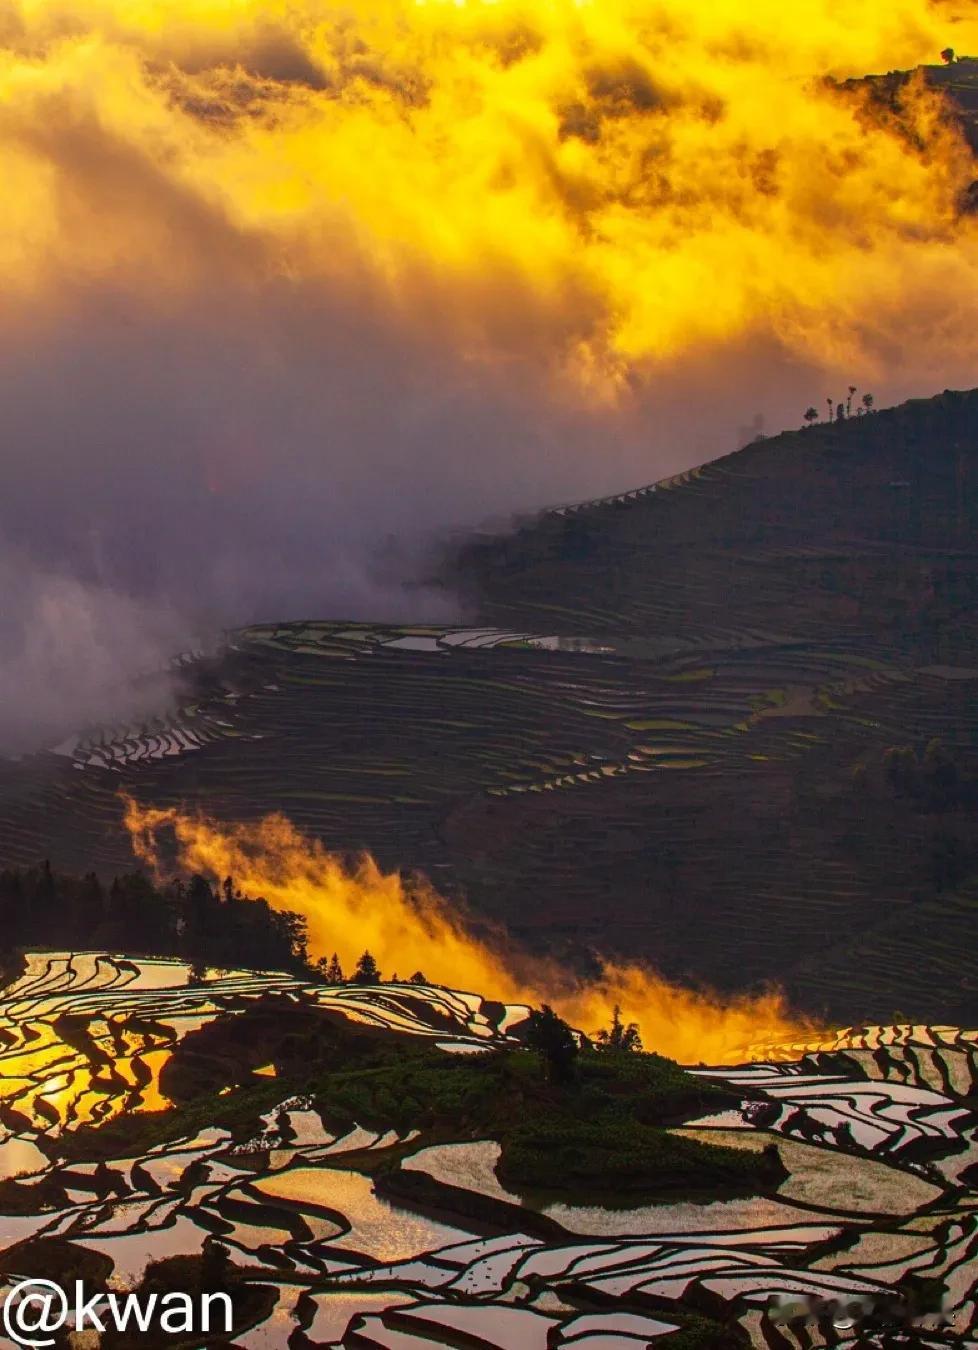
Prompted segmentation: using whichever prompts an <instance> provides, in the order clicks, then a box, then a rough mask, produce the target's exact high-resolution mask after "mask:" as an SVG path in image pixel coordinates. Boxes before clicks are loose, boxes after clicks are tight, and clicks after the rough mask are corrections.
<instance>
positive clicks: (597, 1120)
mask: <svg viewBox="0 0 978 1350" xmlns="http://www.w3.org/2000/svg"><path fill="white" fill-rule="evenodd" d="M565 1030H566V1028H565ZM268 1063H271V1064H274V1066H275V1069H276V1077H275V1078H256V1077H255V1075H254V1069H255V1068H256V1067H259V1066H260V1065H261V1066H264V1065H266V1064H268ZM160 1086H161V1089H162V1090H163V1092H164V1093H165V1094H166V1095H167V1096H169V1097H170V1098H171V1100H173V1101H174V1102H175V1103H176V1105H175V1107H174V1109H173V1110H171V1111H168V1112H165V1113H162V1114H161V1113H145V1114H140V1115H130V1116H123V1117H120V1118H117V1119H116V1120H114V1121H111V1122H109V1123H108V1124H106V1125H103V1126H100V1127H98V1128H97V1129H94V1130H93V1129H83V1130H79V1131H77V1132H75V1133H74V1134H73V1135H71V1136H66V1137H65V1138H64V1139H63V1140H62V1141H61V1144H60V1147H61V1148H62V1149H66V1150H67V1152H68V1156H69V1158H71V1159H75V1160H77V1159H81V1158H86V1159H92V1158H99V1157H111V1156H113V1155H115V1156H118V1153H119V1150H120V1149H122V1150H124V1151H127V1152H128V1151H130V1150H132V1151H134V1152H138V1151H140V1150H142V1149H145V1148H146V1147H147V1146H148V1145H150V1144H157V1143H159V1142H161V1141H162V1140H164V1139H168V1138H177V1137H179V1136H181V1135H184V1134H189V1133H192V1132H193V1131H194V1130H196V1129H198V1128H200V1127H202V1126H204V1125H220V1126H224V1127H225V1128H228V1129H230V1130H231V1132H232V1133H233V1134H234V1136H235V1138H236V1139H238V1140H239V1141H243V1140H245V1139H248V1138H251V1137H253V1136H254V1135H255V1134H256V1133H257V1132H258V1131H259V1128H260V1127H259V1122H258V1117H259V1115H261V1114H262V1113H263V1112H266V1111H268V1110H269V1109H270V1108H271V1107H273V1106H274V1105H275V1104H276V1103H277V1102H281V1101H283V1100H286V1099H291V1098H293V1097H301V1098H303V1099H306V1100H308V1101H309V1102H310V1103H311V1104H312V1105H313V1106H314V1107H315V1109H316V1110H317V1111H318V1112H319V1113H320V1114H321V1115H322V1117H323V1119H324V1120H326V1121H327V1122H328V1124H329V1125H330V1127H331V1128H332V1129H334V1130H336V1131H337V1132H338V1133H343V1132H345V1131H346V1130H349V1129H351V1128H352V1127H353V1126H354V1125H355V1124H359V1125H362V1126H365V1127H366V1128H369V1129H375V1130H378V1131H381V1132H382V1131H386V1130H389V1129H395V1130H397V1131H399V1132H400V1133H403V1134H406V1133H408V1132H409V1131H410V1130H412V1129H417V1130H420V1131H421V1139H420V1141H419V1144H421V1145H423V1144H425V1143H429V1142H439V1143H444V1142H453V1141H463V1140H471V1139H486V1138H492V1139H496V1140H498V1141H499V1142H500V1144H501V1145H502V1156H501V1159H500V1163H499V1175H500V1177H501V1179H502V1180H503V1181H505V1182H506V1183H508V1184H511V1185H513V1186H515V1187H522V1186H526V1187H533V1188H540V1189H547V1190H553V1189H559V1190H562V1191H568V1192H572V1193H575V1194H578V1195H588V1194H594V1193H598V1192H600V1193H602V1194H609V1195H614V1194H620V1195H629V1196H633V1197H634V1196H641V1195H656V1194H660V1193H672V1192H677V1191H678V1192H680V1193H683V1194H694V1193H695V1194H699V1193H704V1192H709V1193H711V1194H712V1193H714V1192H716V1193H718V1194H724V1195H726V1194H730V1193H741V1194H752V1193H755V1192H756V1191H757V1190H759V1189H773V1187H774V1186H776V1185H777V1184H778V1182H780V1181H781V1180H782V1179H783V1177H784V1175H785V1174H784V1172H783V1170H782V1169H781V1166H780V1163H779V1161H778V1159H777V1156H776V1153H775V1152H773V1151H772V1152H771V1153H769V1154H756V1153H751V1152H749V1151H746V1150H741V1149H729V1148H724V1147H720V1146H716V1145H706V1144H700V1143H698V1142H695V1141H693V1140H688V1139H683V1138H679V1137H676V1136H673V1135H670V1134H668V1133H667V1132H666V1131H665V1130H664V1129H662V1128H660V1126H662V1125H663V1124H665V1123H669V1124H671V1123H675V1121H677V1120H680V1119H683V1118H685V1117H688V1116H690V1115H692V1114H696V1113H702V1112H704V1111H708V1110H711V1109H712V1110H716V1109H722V1108H723V1107H724V1106H727V1105H730V1104H733V1103H735V1102H736V1101H738V1100H739V1096H733V1095H731V1094H730V1093H729V1092H727V1091H725V1090H723V1089H721V1088H718V1087H715V1086H713V1085H712V1084H709V1083H705V1082H702V1081H700V1080H699V1079H696V1078H694V1077H692V1076H691V1075H690V1074H688V1073H686V1072H685V1071H684V1070H682V1069H681V1068H679V1066H678V1065H676V1064H674V1063H673V1062H672V1061H671V1060H668V1059H664V1058H662V1057H661V1056H659V1055H651V1054H650V1055H647V1054H641V1053H629V1052H626V1051H615V1050H596V1049H583V1050H581V1052H580V1053H579V1054H577V1055H575V1056H574V1057H573V1064H572V1067H571V1068H570V1069H569V1071H568V1072H567V1073H566V1074H565V1075H563V1076H562V1078H561V1080H560V1081H556V1080H555V1079H554V1077H553V1075H552V1074H551V1073H550V1072H549V1071H548V1064H547V1056H546V1054H545V1053H544V1052H542V1051H533V1050H528V1049H513V1050H500V1051H493V1052H488V1053H485V1054H478V1055H464V1054H458V1055H455V1054H447V1053H445V1052H444V1051H442V1050H438V1049H436V1048H434V1047H432V1046H430V1045H426V1044H424V1043H423V1042H419V1041H418V1040H417V1038H415V1037H411V1036H406V1035H405V1036H399V1035H397V1034H392V1033H391V1032H390V1031H387V1030H382V1031H378V1030H377V1029H376V1028H373V1027H369V1026H364V1025H360V1024H357V1023H350V1022H347V1021H346V1020H345V1019H344V1018H343V1017H342V1016H339V1015H332V1014H330V1013H328V1012H324V1011H323V1010H322V1009H319V1008H315V1007H312V1006H307V1007H303V1006H302V1005H301V1004H300V1005H297V1003H296V1002H295V1000H294V999H292V998H289V999H279V998H276V997H269V998H266V999H263V1000H262V1001H261V1003H260V1004H259V1005H257V1006H256V1007H255V1008H254V1009H251V1010H249V1011H247V1012H243V1013H241V1014H240V1015H239V1016H237V1017H233V1018H224V1019H220V1020H218V1021H215V1022H212V1023H210V1024H208V1025H207V1026H205V1027H203V1028H201V1030H200V1031H197V1032H194V1033H192V1034H191V1035H189V1036H188V1037H186V1039H185V1040H184V1041H182V1042H181V1043H180V1045H179V1046H178V1047H177V1049H176V1050H175V1052H174V1054H173V1057H172V1059H171V1060H170V1061H169V1062H168V1064H167V1065H166V1067H165V1068H164V1070H163V1074H162V1077H161V1081H160ZM229 1088H230V1089H231V1091H230V1092H227V1091H225V1090H226V1089H229ZM417 1146H419V1145H418V1144H416V1145H413V1146H412V1147H417ZM398 1160H399V1154H398V1152H397V1151H391V1150H385V1151H384V1152H383V1153H382V1154H373V1155H370V1156H367V1157H363V1158H361V1159H360V1160H359V1162H358V1164H357V1165H365V1166H378V1165H379V1166H381V1167H382V1168H389V1167H391V1166H393V1167H394V1168H396V1166H397V1162H398ZM93 1181H97V1178H94V1179H93Z"/></svg>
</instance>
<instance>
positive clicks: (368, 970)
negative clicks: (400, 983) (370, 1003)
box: [353, 951, 380, 984]
mask: <svg viewBox="0 0 978 1350" xmlns="http://www.w3.org/2000/svg"><path fill="white" fill-rule="evenodd" d="M353 983H354V984H380V971H379V969H378V968H377V962H376V961H375V960H374V958H373V957H372V956H371V955H370V952H369V951H366V952H364V954H363V955H362V956H361V957H360V960H359V961H358V962H357V968H356V970H355V971H354V972H353Z"/></svg>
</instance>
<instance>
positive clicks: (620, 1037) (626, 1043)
mask: <svg viewBox="0 0 978 1350" xmlns="http://www.w3.org/2000/svg"><path fill="white" fill-rule="evenodd" d="M595 1039H596V1040H597V1042H598V1046H599V1048H600V1049H602V1050H625V1051H630V1052H634V1051H638V1050H641V1048H642V1037H641V1035H640V1033H639V1029H638V1023H637V1022H628V1023H627V1024H626V1023H624V1022H623V1021H622V1020H621V1008H620V1007H619V1005H618V1004H617V1003H616V1004H615V1007H614V1011H613V1012H612V1014H611V1026H610V1027H602V1029H601V1030H600V1031H599V1032H598V1034H597V1036H596V1037H595Z"/></svg>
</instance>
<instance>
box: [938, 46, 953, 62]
mask: <svg viewBox="0 0 978 1350" xmlns="http://www.w3.org/2000/svg"><path fill="white" fill-rule="evenodd" d="M941 60H942V61H943V62H944V64H945V65H946V66H950V65H953V64H954V48H953V47H945V48H944V50H943V51H942V52H941Z"/></svg>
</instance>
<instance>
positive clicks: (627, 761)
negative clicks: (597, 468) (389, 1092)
mask: <svg viewBox="0 0 978 1350" xmlns="http://www.w3.org/2000/svg"><path fill="white" fill-rule="evenodd" d="M976 527H978V394H976V393H967V394H953V393H949V394H945V395H943V396H941V397H939V398H936V399H932V400H928V401H921V402H913V403H909V404H906V405H904V406H903V407H900V408H896V409H893V410H892V411H884V412H880V413H871V414H867V415H864V416H861V417H858V418H857V417H852V418H849V419H848V420H844V421H842V422H839V423H832V424H820V425H816V426H814V427H812V428H810V429H806V430H804V431H802V432H798V433H791V434H786V435H784V436H779V437H774V438H771V439H768V440H765V441H760V442H756V443H754V444H752V445H750V446H749V447H747V448H746V449H744V450H742V451H740V452H739V453H737V454H734V455H730V456H727V457H726V458H725V459H721V460H718V461H717V462H716V463H714V464H710V465H707V466H705V467H704V468H702V469H700V470H697V471H693V472H691V473H689V474H685V475H681V476H680V478H679V479H677V480H673V481H671V482H668V483H664V484H661V485H659V486H658V487H657V488H656V490H655V491H651V490H646V491H643V492H638V493H633V494H627V495H625V496H623V497H622V498H620V499H615V500H609V501H605V502H598V503H594V504H591V505H587V506H584V507H581V508H578V509H574V510H565V511H563V512H551V513H548V514H545V515H543V516H541V517H539V518H536V519H534V520H530V521H527V522H526V523H525V524H524V525H523V526H522V527H521V528H520V529H518V530H517V531H516V532H515V533H513V534H510V535H507V536H501V537H498V538H488V537H482V538H477V539H475V540H473V541H470V542H469V543H468V544H467V545H466V546H464V547H463V548H461V549H460V550H459V551H458V552H456V554H455V555H454V556H453V557H452V558H451V559H449V560H446V562H445V565H444V568H443V576H444V581H445V585H446V587H451V588H454V589H455V590H459V589H460V590H461V591H462V592H463V593H464V596H465V597H466V603H467V606H468V612H469V614H470V616H471V621H472V622H478V623H481V624H486V625H495V626H500V627H503V628H506V629H509V630H513V631H515V632H517V633H538V634H550V635H555V636H557V637H559V638H560V644H559V647H558V649H556V650H542V649H538V648H532V647H528V646H526V645H525V644H520V643H518V642H517V643H515V644H514V645H510V646H505V647H497V648H494V649H492V650H486V649H478V648H471V647H470V648H467V647H464V646H445V645H443V646H441V647H440V648H439V647H437V644H436V641H435V639H436V637H437V635H438V631H439V630H435V629H413V630H410V631H411V633H412V634H413V637H412V638H411V639H410V640H411V643H412V644H413V645H411V646H408V647H405V646H397V647H394V646H389V645H384V643H385V642H390V641H394V640H400V639H401V638H402V637H403V636H404V633H405V630H397V629H393V628H389V629H382V628H371V627H368V626H363V625H343V624H328V623H316V624H287V625H281V626H275V625H270V626H268V627H264V628H254V629H249V630H247V631H245V632H241V633H238V634H236V635H234V645H233V647H232V648H230V649H228V650H227V651H226V652H225V653H224V654H223V655H221V656H220V657H219V658H216V659H213V660H206V661H205V660H201V661H197V662H193V663H190V664H188V666H187V667H186V671H185V679H186V696H185V704H184V707H183V710H182V712H181V713H180V716H179V718H178V719H177V720H178V723H179V726H180V727H181V728H182V729H183V730H184V731H185V732H186V734H187V736H188V737H190V739H192V740H195V742H196V744H197V745H198V748H197V749H193V750H190V751H187V752H186V753H182V754H178V753H171V754H167V755H165V756H163V757H157V758H152V757H149V756H150V755H152V754H153V753H155V751H154V746H156V745H157V744H158V743H159V742H161V741H162V740H165V738H166V735H167V734H168V733H167V731H166V728H165V727H155V728H153V727H147V728H144V729H142V731H140V732H137V731H134V732H133V734H132V735H131V736H130V737H129V738H128V739H126V740H125V741H123V740H122V739H117V740H115V741H112V742H111V743H110V744H108V745H105V746H102V747H101V748H99V745H98V744H97V743H96V742H94V741H93V742H89V743H88V744H87V747H82V749H80V750H79V751H78V752H76V759H77V762H78V763H79V764H80V763H82V761H83V760H84V761H85V767H84V768H79V767H76V764H74V763H72V762H71V760H69V759H68V758H66V757H64V756H60V755H52V754H42V755H37V756H35V757H33V758H31V759H27V760H25V761H23V762H21V763H18V764H9V765H5V766H2V767H0V857H4V858H6V860H7V861H8V862H9V863H11V864H14V863H19V864H22V865H30V864H32V863H34V862H36V860H37V859H38V858H43V857H51V858H52V860H53V861H54V863H55V865H56V866H59V867H73V868H75V869H76V870H78V871H82V870H86V869H89V868H95V869H96V870H98V871H99V873H100V874H103V875H106V876H111V875H113V874H115V873H117V872H120V871H124V870H125V869H126V868H129V867H131V866H132V858H131V855H130V852H129V847H128V840H127V839H126V837H125V835H124V832H123V831H122V829H121V827H120V818H121V812H120V807H119V802H118V798H117V795H116V794H117V792H118V790H119V788H120V787H125V788H126V789H127V790H129V791H131V792H132V793H133V794H134V795H135V796H136V797H137V798H138V799H139V800H140V801H143V802H147V803H154V804H158V805H163V806H168V805H188V806H190V807H191V808H195V807H198V806H200V807H204V808H206V809H207V810H208V811H210V812H211V813H213V814H214V815H215V816H216V817H218V818H226V819H229V820H249V819H255V818H257V817H259V816H261V815H263V814H264V813H266V812H267V811H271V810H279V811H283V812H284V813H285V814H286V815H288V816H289V817H290V818H291V819H292V820H293V821H295V823H296V824H297V825H298V826H299V827H300V828H301V829H304V830H306V831H308V832H309V833H311V834H314V835H316V836H318V837H319V838H321V839H322V840H324V841H325V842H326V843H327V844H328V845H329V846H330V847H333V848H336V849H339V850H350V851H356V850H359V849H362V848H366V849H369V850H370V851H371V852H373V853H374V854H375V855H376V856H377V858H378V860H379V861H380V862H381V863H382V864H383V865H384V866H386V867H400V868H403V869H405V870H409V871H410V870H418V871H421V872H424V873H426V874H427V875H428V876H430V877H431V879H432V881H433V882H434V883H435V885H436V886H437V887H438V888H439V889H441V890H442V891H444V892H445V893H446V894H448V895H450V896H452V897H462V898H464V899H465V900H466V901H467V902H468V904H469V905H470V907H471V909H472V910H473V912H474V913H475V914H476V915H477V916H478V915H479V914H485V915H487V916H489V917H490V918H491V919H493V920H496V921H502V922H503V923H505V924H507V925H508V926H509V927H510V929H511V930H513V931H514V933H515V934H516V936H517V937H518V938H519V939H520V940H521V941H523V942H524V943H525V944H527V945H528V946H529V947H530V948H531V949H534V948H535V949H537V950H546V951H548V952H549V953H551V954H554V953H555V954H557V955H560V956H562V957H565V958H568V959H570V960H572V961H574V962H576V963H578V964H579V965H580V966H581V967H582V968H586V967H587V965H588V962H589V960H590V959H591V953H593V952H595V951H597V952H601V953H605V954H611V955H619V956H625V957H628V958H634V957H636V956H644V957H646V958H647V959H650V960H652V961H653V962H654V963H655V964H656V965H657V966H659V967H660V968H661V969H662V970H663V971H664V973H665V974H666V975H668V976H670V977H672V978H679V979H687V980H692V981H697V980H700V981H706V982H708V983H710V984H713V985H715V986H718V987H720V988H728V989H732V988H743V987H744V986H745V985H748V984H757V983H761V982H764V981H767V980H771V979H774V980H778V981H781V982H783V983H784V984H785V985H786V987H787V990H788V992H789V994H790V995H791V996H792V997H793V998H794V999H795V1000H796V1001H797V1002H798V1003H800V1004H801V1005H802V1006H803V1007H807V1008H808V1009H810V1010H811V1011H812V1012H813V1013H814V1014H815V1016H816V1017H819V1018H821V1017H823V1016H825V1017H827V1018H829V1019H830V1020H833V1021H835V1020H838V1021H839V1022H850V1021H853V1020H859V1019H862V1018H871V1019H877V1020H884V1021H890V1020H892V1017H893V1013H894V1010H895V1009H899V1010H901V1011H902V1012H903V1013H905V1014H906V1015H907V1016H909V1017H912V1018H914V1019H919V1020H938V1021H941V1022H959V1023H962V1024H968V1023H969V1022H973V1021H974V1019H975V1017H976V1016H978V983H976V981H975V977H974V974H973V971H972V960H971V952H973V950H974V948H975V945H976V940H978V903H976V894H978V891H976V883H978V819H976V815H975V811H974V805H973V800H972V797H971V788H970V786H969V785H970V784H972V783H974V781H975V780H976V778H978V546H976V543H975V540H976ZM582 636H583V637H585V638H590V639H592V640H595V639H596V640H597V642H598V644H599V645H600V646H603V647H604V648H605V649H606V650H604V651H594V650H589V651H585V650H578V649H577V648H578V647H579V645H580V644H579V642H578V639H580V638H581V637H582ZM419 641H420V642H421V643H422V645H423V644H424V642H425V641H426V642H427V644H428V647H429V649H428V650H417V649H416V645H417V643H418V642H419ZM935 741H936V742H938V746H937V747H936V748H934V749H929V747H932V746H933V743H934V742H935ZM894 751H895V752H898V753H903V752H904V751H910V752H912V754H913V757H914V759H915V761H916V762H917V763H918V764H919V765H926V764H927V763H928V762H929V760H930V761H931V762H933V761H934V759H935V756H936V757H937V758H939V759H941V760H942V762H946V763H950V764H952V765H953V771H952V774H953V778H954V780H955V784H954V785H950V786H948V785H945V786H940V785H939V784H938V780H937V779H936V778H934V779H933V783H932V786H931V787H924V786H923V780H922V779H921V780H920V782H919V784H918V786H915V787H912V788H910V789H909V790H908V788H907V786H906V784H905V783H904V781H903V780H902V779H900V777H899V774H898V775H897V778H896V779H894V777H893V775H892V773H890V772H888V770H887V768H886V764H887V763H888V762H889V759H888V757H890V756H891V755H892V752H894ZM112 756H123V757H124V758H122V759H119V758H118V757H117V758H112ZM137 756H142V758H138V757H137ZM922 772H923V773H924V775H925V776H926V773H927V772H929V770H926V769H924V770H923V771H922ZM932 777H933V775H932ZM916 781H917V780H915V782H916ZM867 785H868V786H867ZM402 973H404V972H402ZM625 1016H626V1018H627V1017H628V1009H626V1010H625ZM642 1032H643V1035H644V1038H645V1042H646V1044H647V1045H649V1046H654V1045H655V1037H654V1029H650V1028H646V1027H643V1028H642Z"/></svg>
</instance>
